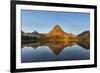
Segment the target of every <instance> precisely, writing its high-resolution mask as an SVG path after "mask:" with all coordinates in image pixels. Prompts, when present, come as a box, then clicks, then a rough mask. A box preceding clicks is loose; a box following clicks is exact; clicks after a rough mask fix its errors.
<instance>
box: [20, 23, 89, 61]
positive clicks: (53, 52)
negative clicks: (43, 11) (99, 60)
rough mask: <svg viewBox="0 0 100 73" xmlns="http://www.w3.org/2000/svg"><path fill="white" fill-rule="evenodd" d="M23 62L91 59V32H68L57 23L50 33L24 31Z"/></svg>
mask: <svg viewBox="0 0 100 73" xmlns="http://www.w3.org/2000/svg"><path fill="white" fill-rule="evenodd" d="M21 48H22V49H21V50H22V60H21V61H22V63H26V62H44V61H63V60H66V61H67V60H87V59H90V50H89V49H90V32H89V31H83V32H82V33H79V34H78V35H74V34H73V33H67V32H64V31H63V30H62V28H61V27H60V26H59V25H58V24H57V25H55V26H54V27H53V29H52V30H51V31H50V32H49V33H39V32H37V31H34V32H32V33H25V32H24V31H22V47H21Z"/></svg>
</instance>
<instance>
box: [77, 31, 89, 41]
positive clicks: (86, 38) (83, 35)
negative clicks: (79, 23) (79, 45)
mask: <svg viewBox="0 0 100 73" xmlns="http://www.w3.org/2000/svg"><path fill="white" fill-rule="evenodd" d="M77 38H78V39H81V40H84V41H90V31H84V32H82V33H80V34H79V35H77Z"/></svg>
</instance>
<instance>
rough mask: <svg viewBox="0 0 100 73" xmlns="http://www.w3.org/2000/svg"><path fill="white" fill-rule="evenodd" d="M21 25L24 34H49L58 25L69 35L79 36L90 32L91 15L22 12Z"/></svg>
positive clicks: (34, 11)
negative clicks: (87, 31)
mask: <svg viewBox="0 0 100 73" xmlns="http://www.w3.org/2000/svg"><path fill="white" fill-rule="evenodd" d="M21 24H22V30H23V31H24V32H33V31H35V30H36V31H38V32H40V33H48V32H49V31H50V30H52V29H53V27H54V26H55V25H56V24H59V25H60V27H61V28H62V29H63V30H64V31H65V32H68V33H73V34H79V33H81V32H83V31H85V30H90V14H89V13H82V12H81V13H79V12H54V11H36V10H21Z"/></svg>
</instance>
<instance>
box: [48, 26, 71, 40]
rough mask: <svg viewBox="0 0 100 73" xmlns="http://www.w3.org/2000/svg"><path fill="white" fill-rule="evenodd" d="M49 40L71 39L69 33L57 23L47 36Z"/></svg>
mask: <svg viewBox="0 0 100 73" xmlns="http://www.w3.org/2000/svg"><path fill="white" fill-rule="evenodd" d="M46 37H47V38H48V39H49V41H50V40H51V41H52V40H53V41H64V42H68V41H69V37H70V36H69V34H68V33H65V32H64V31H63V30H62V29H61V27H60V26H59V25H55V26H54V28H53V29H52V30H51V31H50V32H49V33H48V34H47V36H46Z"/></svg>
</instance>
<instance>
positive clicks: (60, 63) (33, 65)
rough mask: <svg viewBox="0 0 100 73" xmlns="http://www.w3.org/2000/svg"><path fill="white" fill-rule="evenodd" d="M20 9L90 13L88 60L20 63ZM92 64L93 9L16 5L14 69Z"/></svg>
mask: <svg viewBox="0 0 100 73" xmlns="http://www.w3.org/2000/svg"><path fill="white" fill-rule="evenodd" d="M21 9H27V10H45V11H63V12H84V13H90V41H91V43H90V60H73V61H55V62H31V63H21ZM89 64H94V9H88V8H87V9H85V8H71V7H52V6H37V5H20V4H17V5H16V69H24V68H40V67H55V66H56V67H57V66H73V65H89Z"/></svg>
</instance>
